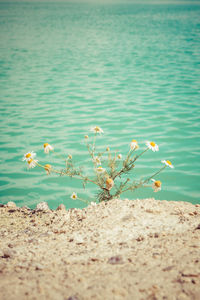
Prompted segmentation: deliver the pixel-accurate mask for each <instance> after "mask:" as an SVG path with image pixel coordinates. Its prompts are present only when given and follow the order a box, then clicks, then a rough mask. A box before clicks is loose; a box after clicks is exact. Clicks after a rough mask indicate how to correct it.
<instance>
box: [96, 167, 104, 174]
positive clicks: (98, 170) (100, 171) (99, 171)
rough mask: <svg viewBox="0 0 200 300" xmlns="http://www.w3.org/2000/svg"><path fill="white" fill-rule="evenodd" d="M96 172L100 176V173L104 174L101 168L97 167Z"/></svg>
mask: <svg viewBox="0 0 200 300" xmlns="http://www.w3.org/2000/svg"><path fill="white" fill-rule="evenodd" d="M96 171H97V173H99V174H101V173H103V172H105V169H104V168H102V167H98V168H96Z"/></svg>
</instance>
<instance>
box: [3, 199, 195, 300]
mask: <svg viewBox="0 0 200 300" xmlns="http://www.w3.org/2000/svg"><path fill="white" fill-rule="evenodd" d="M0 299H1V300H30V299H31V300H33V299H35V300H36V299H37V300H43V299H47V300H77V299H79V300H90V299H93V300H96V299H97V300H104V299H105V300H115V299H116V300H118V299H124V300H137V299H141V300H142V299H149V300H150V299H152V300H156V299H158V300H159V299H166V300H167V299H168V300H186V299H190V300H200V205H199V204H196V205H193V204H191V203H188V202H174V201H159V200H155V199H143V200H128V199H125V200H118V199H115V200H111V201H109V202H102V203H100V204H97V205H90V206H88V207H87V208H85V209H83V210H80V209H70V210H65V208H64V207H63V205H61V206H59V207H58V209H57V210H54V211H52V210H50V209H49V208H48V206H47V205H46V204H45V203H40V205H38V206H37V209H35V210H30V209H28V208H27V207H23V208H18V207H16V205H15V204H14V203H8V204H7V205H1V207H0Z"/></svg>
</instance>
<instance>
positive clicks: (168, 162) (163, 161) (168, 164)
mask: <svg viewBox="0 0 200 300" xmlns="http://www.w3.org/2000/svg"><path fill="white" fill-rule="evenodd" d="M161 162H162V163H163V164H165V165H166V166H168V167H170V168H172V169H174V166H173V165H172V163H171V161H169V160H161Z"/></svg>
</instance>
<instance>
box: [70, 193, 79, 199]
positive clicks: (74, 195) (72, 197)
mask: <svg viewBox="0 0 200 300" xmlns="http://www.w3.org/2000/svg"><path fill="white" fill-rule="evenodd" d="M77 198H78V197H77V194H76V193H74V192H73V193H72V195H71V199H73V200H76V199H77Z"/></svg>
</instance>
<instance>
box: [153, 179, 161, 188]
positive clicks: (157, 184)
mask: <svg viewBox="0 0 200 300" xmlns="http://www.w3.org/2000/svg"><path fill="white" fill-rule="evenodd" d="M154 184H155V186H156V187H157V188H159V187H161V184H162V183H161V181H160V180H157V181H155V182H154Z"/></svg>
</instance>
